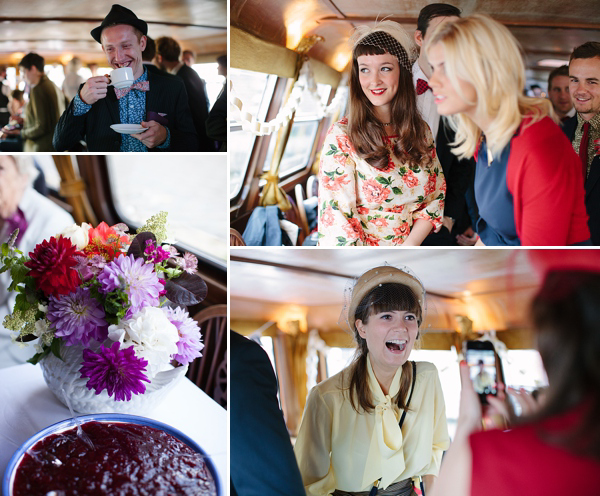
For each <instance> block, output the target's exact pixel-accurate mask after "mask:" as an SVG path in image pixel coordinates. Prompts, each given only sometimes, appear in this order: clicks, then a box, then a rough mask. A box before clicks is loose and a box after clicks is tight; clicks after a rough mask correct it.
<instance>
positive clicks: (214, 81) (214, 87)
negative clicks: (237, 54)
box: [192, 62, 225, 108]
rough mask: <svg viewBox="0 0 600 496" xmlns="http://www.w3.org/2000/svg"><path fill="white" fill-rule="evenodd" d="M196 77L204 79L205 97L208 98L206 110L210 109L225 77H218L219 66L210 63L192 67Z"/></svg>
mask: <svg viewBox="0 0 600 496" xmlns="http://www.w3.org/2000/svg"><path fill="white" fill-rule="evenodd" d="M192 69H194V70H195V71H196V72H197V73H198V75H199V76H200V77H201V78H202V79H204V83H205V86H206V96H207V97H208V104H209V105H208V108H212V106H213V105H214V104H215V101H216V100H217V97H218V96H219V93H220V92H221V89H222V88H223V83H224V82H225V76H219V73H218V70H219V64H217V63H216V62H210V63H208V64H194V65H193V66H192Z"/></svg>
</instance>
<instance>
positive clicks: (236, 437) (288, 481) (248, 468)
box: [229, 331, 306, 496]
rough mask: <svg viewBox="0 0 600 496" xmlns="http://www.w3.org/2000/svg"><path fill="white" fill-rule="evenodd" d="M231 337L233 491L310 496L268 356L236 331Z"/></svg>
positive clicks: (234, 493) (244, 494)
mask: <svg viewBox="0 0 600 496" xmlns="http://www.w3.org/2000/svg"><path fill="white" fill-rule="evenodd" d="M230 338H231V340H230V345H231V349H230V356H229V357H230V361H229V367H230V382H229V390H230V403H229V404H230V407H229V412H230V414H229V415H230V417H229V421H230V422H229V424H230V476H231V488H230V489H231V496H238V495H239V496H266V495H269V496H305V494H306V493H305V491H304V487H303V485H302V478H301V476H300V471H299V470H298V465H297V463H296V457H295V456H294V452H293V450H292V444H291V442H290V437H289V434H288V431H287V429H286V426H285V422H284V420H283V414H282V413H281V410H280V409H279V403H278V402H277V380H276V379H275V374H274V373H273V368H272V366H271V362H270V360H269V357H268V356H267V354H266V353H265V351H264V350H263V349H262V348H261V346H260V345H259V344H257V343H255V342H254V341H250V340H249V339H246V338H245V337H243V336H240V335H239V334H237V333H236V332H233V331H232V332H231V334H230Z"/></svg>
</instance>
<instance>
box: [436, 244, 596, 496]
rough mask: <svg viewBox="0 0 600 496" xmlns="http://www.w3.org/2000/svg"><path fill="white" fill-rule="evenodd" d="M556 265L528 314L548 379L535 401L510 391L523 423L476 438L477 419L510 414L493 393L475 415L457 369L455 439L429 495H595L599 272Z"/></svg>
mask: <svg viewBox="0 0 600 496" xmlns="http://www.w3.org/2000/svg"><path fill="white" fill-rule="evenodd" d="M590 251H591V250H590ZM569 252H571V254H572V255H571V256H569ZM544 256H545V254H539V253H537V254H536V257H537V258H538V259H539V258H542V257H544ZM558 257H560V259H561V262H560V264H559V266H558V267H554V268H552V269H550V270H548V272H547V274H546V276H545V279H544V281H543V284H542V286H541V288H540V290H539V292H538V294H537V295H536V296H535V298H534V299H533V302H532V304H531V312H530V313H531V316H532V323H533V330H534V334H535V342H536V343H537V348H538V350H539V352H540V355H541V358H542V362H543V365H544V369H545V371H546V374H547V376H548V383H549V387H548V388H547V389H546V390H544V394H543V401H542V402H541V403H537V402H536V400H534V399H533V398H531V397H529V395H528V394H527V393H526V392H525V391H524V390H521V391H520V392H517V391H514V390H509V394H511V395H513V396H515V397H516V398H517V400H518V402H519V404H520V405H521V407H522V410H523V415H522V418H519V419H518V420H517V421H516V422H514V425H512V426H511V427H510V430H509V431H503V430H500V429H501V428H503V426H499V428H498V429H492V430H487V431H481V427H482V421H483V420H484V419H485V418H489V419H490V420H492V419H493V418H494V416H495V414H502V415H503V416H504V417H505V418H509V417H510V416H509V413H508V409H507V407H506V404H505V403H504V401H503V399H504V395H503V394H500V393H499V395H498V398H496V397H494V396H488V397H487V400H488V403H489V404H490V406H489V408H487V409H485V410H484V409H483V408H482V405H481V403H480V400H479V398H478V396H477V393H476V391H475V389H474V388H473V384H472V382H471V380H470V379H469V370H468V369H469V367H468V365H467V364H466V363H465V362H462V363H461V365H460V376H461V383H462V390H461V396H460V414H459V417H458V423H457V428H456V435H455V437H454V440H453V442H452V445H451V446H450V449H449V450H448V452H447V453H446V455H445V457H444V461H443V462H442V468H441V470H440V475H439V478H438V481H437V484H436V485H435V486H434V488H433V492H432V493H431V494H428V495H427V496H513V495H515V494H540V495H542V494H543V495H544V496H562V495H565V494H580V495H593V494H598V488H599V487H600V424H598V418H600V370H599V364H598V356H600V340H599V339H598V322H599V321H600V266H599V265H598V258H597V254H596V253H589V252H587V253H586V251H572V250H567V251H562V252H561V253H560V254H558ZM560 265H562V267H560ZM569 265H570V266H571V267H569ZM586 265H587V266H588V267H586ZM500 389H502V388H500ZM487 423H488V425H489V421H488V422H487Z"/></svg>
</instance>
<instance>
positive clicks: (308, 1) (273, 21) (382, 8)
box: [230, 0, 600, 81]
mask: <svg viewBox="0 0 600 496" xmlns="http://www.w3.org/2000/svg"><path fill="white" fill-rule="evenodd" d="M429 3H431V2H430V1H424V0H402V1H397V2H389V1H388V0H371V1H369V2H365V1H364V0H231V14H230V15H231V25H232V26H236V27H238V28H240V29H242V30H244V31H246V32H248V33H250V34H253V35H255V36H257V37H259V38H261V39H263V40H266V41H269V42H272V43H274V44H276V45H280V46H286V42H288V43H289V36H290V30H291V29H293V30H296V29H300V31H301V33H302V34H303V35H321V36H322V37H323V38H324V39H325V40H324V41H323V42H320V43H318V44H317V45H315V46H314V47H313V48H312V49H311V51H310V52H309V55H310V56H311V57H313V58H315V59H317V60H320V61H322V62H324V63H326V64H328V65H329V66H331V67H333V68H334V69H337V70H338V71H341V70H342V68H343V67H339V60H340V58H339V57H340V55H339V54H340V53H342V52H346V53H347V54H349V50H348V48H347V46H346V40H347V39H348V37H349V36H350V34H351V33H352V30H353V29H354V27H355V26H358V25H361V24H369V23H373V22H374V21H376V20H377V19H382V18H387V19H391V20H394V21H397V22H399V23H401V24H402V25H404V27H405V28H406V29H407V30H408V31H409V32H410V33H412V32H414V30H415V29H416V26H417V17H418V15H419V11H420V10H421V9H422V8H423V7H424V6H425V5H427V4H429ZM448 3H450V4H452V5H455V6H456V7H458V8H460V9H461V10H462V15H463V16H466V15H470V14H473V13H484V14H488V15H490V16H492V17H493V18H494V19H496V20H498V21H500V22H502V23H503V24H505V25H506V26H508V28H509V29H510V30H511V31H512V33H513V34H514V36H515V37H516V38H517V40H519V42H520V43H521V46H522V47H523V50H524V54H525V64H526V68H527V70H528V72H527V76H528V79H529V80H531V79H536V80H538V81H540V80H541V81H544V80H546V79H547V76H548V73H549V71H550V70H552V68H548V67H542V66H539V65H538V62H539V61H540V60H543V59H559V60H564V61H568V59H569V55H570V53H571V51H572V50H573V48H574V47H576V46H578V45H580V44H582V43H585V42H586V41H599V40H600V8H594V7H593V6H592V5H593V4H596V6H598V1H597V0H594V1H592V2H589V1H585V0H572V1H569V2H564V1H563V0H527V1H523V0H485V1H484V0H448ZM299 26H300V28H299ZM288 48H292V49H293V48H295V46H288ZM336 57H337V58H336ZM341 59H342V60H345V61H347V60H348V57H346V58H345V59H344V57H341Z"/></svg>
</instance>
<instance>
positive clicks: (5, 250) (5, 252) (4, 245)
mask: <svg viewBox="0 0 600 496" xmlns="http://www.w3.org/2000/svg"><path fill="white" fill-rule="evenodd" d="M2 256H3V257H6V256H8V243H2Z"/></svg>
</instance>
